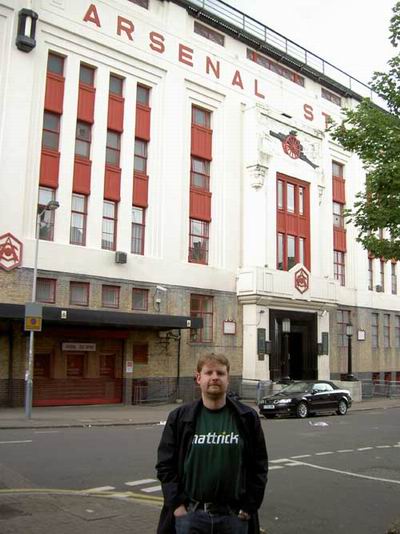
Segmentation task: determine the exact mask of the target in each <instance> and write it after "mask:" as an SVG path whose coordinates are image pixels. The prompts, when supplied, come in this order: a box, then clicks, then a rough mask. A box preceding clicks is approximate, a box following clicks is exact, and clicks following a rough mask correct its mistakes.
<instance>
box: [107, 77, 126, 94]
mask: <svg viewBox="0 0 400 534" xmlns="http://www.w3.org/2000/svg"><path fill="white" fill-rule="evenodd" d="M123 85H124V80H123V79H122V78H120V77H119V76H115V75H114V74H110V93H111V94H112V95H118V96H122V89H123Z"/></svg>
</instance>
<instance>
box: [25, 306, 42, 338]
mask: <svg viewBox="0 0 400 534" xmlns="http://www.w3.org/2000/svg"><path fill="white" fill-rule="evenodd" d="M42 315H43V306H42V304H39V303H37V302H28V303H27V304H25V325H24V328H25V331H28V332H41V331H42Z"/></svg>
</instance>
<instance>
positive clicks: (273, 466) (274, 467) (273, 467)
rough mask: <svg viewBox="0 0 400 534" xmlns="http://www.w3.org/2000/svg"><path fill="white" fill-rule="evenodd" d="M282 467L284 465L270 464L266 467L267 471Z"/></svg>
mask: <svg viewBox="0 0 400 534" xmlns="http://www.w3.org/2000/svg"><path fill="white" fill-rule="evenodd" d="M284 467H285V466H284V465H271V467H269V468H268V469H269V471H272V470H273V469H283V468H284Z"/></svg>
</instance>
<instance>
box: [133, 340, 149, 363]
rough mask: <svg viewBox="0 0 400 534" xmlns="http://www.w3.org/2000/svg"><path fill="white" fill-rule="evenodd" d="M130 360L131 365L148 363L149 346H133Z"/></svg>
mask: <svg viewBox="0 0 400 534" xmlns="http://www.w3.org/2000/svg"><path fill="white" fill-rule="evenodd" d="M132 360H133V363H142V364H148V363H149V346H148V344H147V343H146V344H143V345H136V344H135V345H133V348H132Z"/></svg>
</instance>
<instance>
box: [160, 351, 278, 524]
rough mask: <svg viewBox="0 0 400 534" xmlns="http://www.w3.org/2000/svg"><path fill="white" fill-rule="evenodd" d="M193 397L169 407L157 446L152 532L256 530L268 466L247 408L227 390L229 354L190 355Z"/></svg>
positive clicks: (258, 427)
mask: <svg viewBox="0 0 400 534" xmlns="http://www.w3.org/2000/svg"><path fill="white" fill-rule="evenodd" d="M196 382H197V384H199V386H200V390H201V399H200V400H198V401H195V402H193V403H191V404H186V405H183V406H180V407H179V408H176V409H175V410H173V411H172V412H171V413H170V415H169V417H168V420H167V423H166V425H165V429H164V432H163V435H162V437H161V441H160V445H159V448H158V463H157V466H156V469H157V475H158V478H159V479H160V481H161V483H162V489H163V493H164V507H163V509H162V511H161V516H160V521H159V525H158V530H157V533H158V534H175V533H176V534H191V533H196V534H208V533H213V534H256V533H257V534H258V533H259V532H260V527H259V523H258V512H257V511H258V509H259V507H260V506H261V503H262V500H263V497H264V490H265V485H266V483H267V474H268V456H267V450H266V446H265V440H264V434H263V431H262V429H261V424H260V420H259V417H258V415H257V413H256V412H255V410H253V409H252V408H250V407H249V406H246V405H244V404H242V403H240V402H238V401H234V400H231V399H230V398H229V397H227V395H226V392H227V389H228V384H229V360H228V359H227V358H226V357H225V356H223V355H217V354H209V355H206V356H203V357H201V358H200V359H199V361H198V363H197V373H196Z"/></svg>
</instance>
